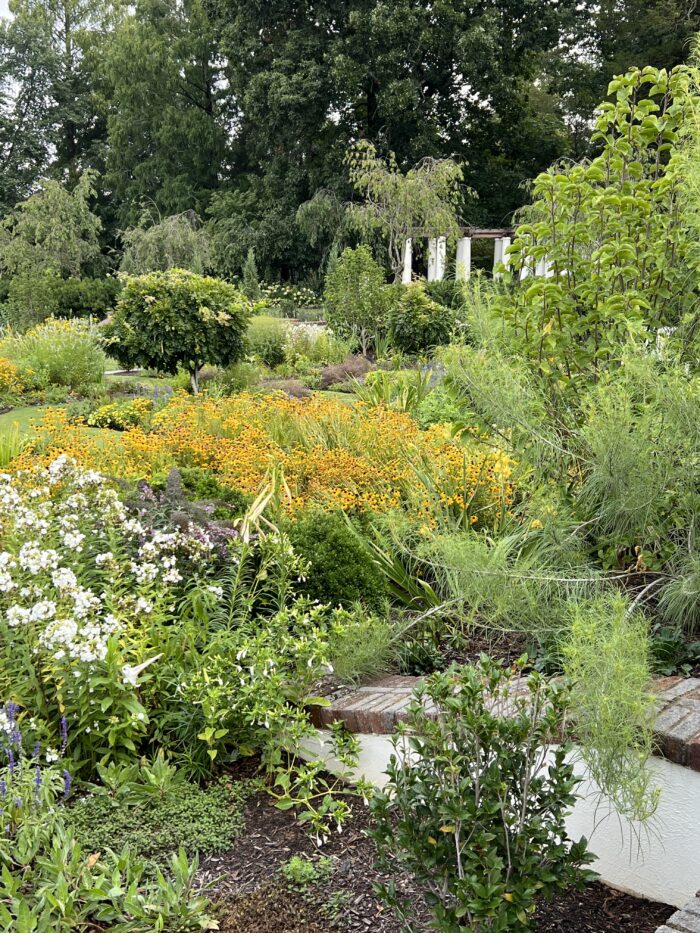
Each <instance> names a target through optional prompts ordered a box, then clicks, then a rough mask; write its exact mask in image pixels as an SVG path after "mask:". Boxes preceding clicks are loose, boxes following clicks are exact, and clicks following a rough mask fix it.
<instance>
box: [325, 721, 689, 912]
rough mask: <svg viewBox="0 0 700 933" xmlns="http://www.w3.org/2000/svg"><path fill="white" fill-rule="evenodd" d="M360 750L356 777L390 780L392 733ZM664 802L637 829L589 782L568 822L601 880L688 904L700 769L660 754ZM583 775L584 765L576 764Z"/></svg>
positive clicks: (655, 762)
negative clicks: (586, 847) (583, 839)
mask: <svg viewBox="0 0 700 933" xmlns="http://www.w3.org/2000/svg"><path fill="white" fill-rule="evenodd" d="M357 738H358V739H359V740H360V747H361V753H360V758H359V766H358V769H357V772H356V775H357V774H359V775H362V776H363V777H364V778H365V779H366V780H368V781H371V782H372V783H373V784H375V785H377V786H382V785H383V784H384V783H385V781H386V775H385V773H384V772H385V769H386V766H387V764H388V761H389V756H390V755H391V753H392V745H391V737H390V736H387V735H358V736H357ZM308 752H309V755H313V756H314V757H316V756H318V755H319V754H321V755H322V756H323V757H324V759H325V761H326V764H327V766H328V768H329V770H331V771H334V772H335V773H342V772H343V768H342V766H341V765H339V763H338V762H337V761H335V760H334V759H333V758H332V757H331V756H330V755H329V753H328V745H327V743H326V739H325V738H324V734H323V733H320V736H319V743H318V744H317V745H316V746H311V745H310V746H309V748H308ZM650 767H651V768H652V770H653V772H654V777H655V780H656V784H657V786H658V787H660V788H661V800H660V803H659V808H658V810H657V812H656V814H655V816H654V818H653V819H652V820H651V821H650V822H649V824H648V825H646V826H643V827H642V828H641V829H640V828H639V827H636V828H632V827H630V825H629V824H627V823H626V822H625V821H622V820H621V819H620V818H619V817H618V815H617V814H616V813H614V812H613V813H610V812H609V810H608V809H607V808H606V806H605V804H604V803H602V802H601V798H600V795H599V794H596V792H595V787H594V786H592V785H591V784H590V782H588V781H585V780H584V782H582V784H581V785H580V787H579V793H580V794H581V795H582V798H581V799H580V800H579V801H578V803H577V804H576V806H575V808H574V810H573V812H572V813H571V814H570V816H569V818H568V820H567V827H568V831H569V834H570V835H571V837H572V838H574V839H578V838H579V837H580V836H585V837H586V838H587V839H588V842H589V846H590V849H591V851H592V852H594V853H595V854H596V856H597V860H596V862H595V863H594V864H593V865H592V868H593V869H594V870H595V871H597V872H598V873H599V875H600V876H601V879H602V880H603V881H605V882H607V883H608V884H611V885H613V886H614V887H618V888H621V889H623V890H625V891H629V892H631V893H633V894H637V895H641V896H643V897H648V898H650V899H652V900H658V901H663V902H664V903H666V904H673V905H674V906H676V907H683V906H684V905H685V904H686V902H687V901H688V900H689V899H690V898H691V897H693V896H694V895H695V893H696V892H697V891H698V890H700V773H698V772H696V771H691V770H690V769H689V768H684V767H682V766H681V765H677V764H674V763H673V762H670V761H666V760H664V759H660V758H654V759H652V762H651V764H650ZM577 768H578V769H579V773H580V774H583V773H584V771H583V768H582V767H581V766H577Z"/></svg>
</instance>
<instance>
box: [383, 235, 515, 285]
mask: <svg viewBox="0 0 700 933" xmlns="http://www.w3.org/2000/svg"><path fill="white" fill-rule="evenodd" d="M459 232H460V237H459V239H458V240H457V257H456V272H455V277H456V278H457V279H458V280H464V279H468V278H469V276H470V274H471V267H472V240H495V241H496V242H495V249H494V255H493V269H494V275H498V272H497V269H498V266H499V265H500V264H501V263H502V264H503V265H504V266H505V267H506V268H508V265H509V257H508V255H507V253H506V250H507V249H508V247H509V246H510V242H511V238H512V236H513V233H514V232H515V231H514V229H513V228H512V227H498V228H493V229H479V228H477V227H460V230H459ZM416 236H417V237H418V238H420V237H421V236H423V234H421V233H420V232H417V234H416ZM413 239H414V238H412V237H409V239H407V240H406V242H405V243H404V252H403V272H402V275H401V281H402V282H403V284H404V285H408V284H409V283H410V282H411V280H412V277H413ZM427 239H428V281H429V282H437V281H439V280H440V279H443V278H444V277H445V266H446V263H447V237H444V236H438V237H427Z"/></svg>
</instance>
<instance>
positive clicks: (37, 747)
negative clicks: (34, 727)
mask: <svg viewBox="0 0 700 933" xmlns="http://www.w3.org/2000/svg"><path fill="white" fill-rule="evenodd" d="M40 752H41V745H40V744H39V742H38V741H37V742H36V743H35V745H34V754H33V755H32V758H38V757H39V753H40Z"/></svg>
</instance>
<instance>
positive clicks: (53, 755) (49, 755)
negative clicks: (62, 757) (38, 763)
mask: <svg viewBox="0 0 700 933" xmlns="http://www.w3.org/2000/svg"><path fill="white" fill-rule="evenodd" d="M58 757H59V756H58V752H57V751H56V749H55V748H47V749H46V763H47V764H49V765H50V764H52V763H53V762H54V761H58Z"/></svg>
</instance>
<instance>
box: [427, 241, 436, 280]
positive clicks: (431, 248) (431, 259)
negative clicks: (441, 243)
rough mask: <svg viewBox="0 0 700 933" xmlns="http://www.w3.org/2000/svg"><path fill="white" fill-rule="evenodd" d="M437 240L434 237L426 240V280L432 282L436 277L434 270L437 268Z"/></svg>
mask: <svg viewBox="0 0 700 933" xmlns="http://www.w3.org/2000/svg"><path fill="white" fill-rule="evenodd" d="M437 253H438V241H437V238H436V237H431V238H430V239H429V240H428V281H429V282H434V281H435V279H436V275H435V270H436V269H437Z"/></svg>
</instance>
